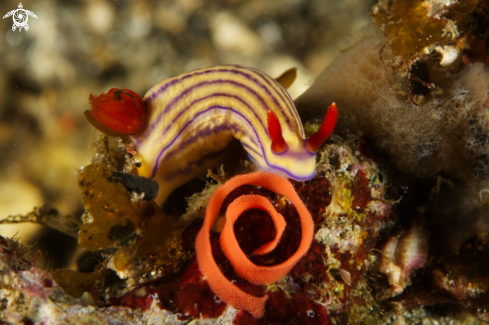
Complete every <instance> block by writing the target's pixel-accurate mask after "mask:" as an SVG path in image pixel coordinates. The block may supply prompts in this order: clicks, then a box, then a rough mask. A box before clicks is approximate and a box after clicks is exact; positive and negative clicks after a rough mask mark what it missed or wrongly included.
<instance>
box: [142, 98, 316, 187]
mask: <svg viewBox="0 0 489 325" xmlns="http://www.w3.org/2000/svg"><path fill="white" fill-rule="evenodd" d="M216 108H217V109H223V110H229V111H232V112H233V113H236V114H237V115H239V116H241V118H242V119H243V120H244V121H245V122H246V123H247V124H248V125H249V127H250V128H251V129H252V130H253V133H254V135H255V139H257V141H258V144H259V147H260V149H261V156H262V157H263V159H264V160H265V163H266V164H267V165H268V166H269V167H271V169H275V170H278V171H281V172H283V173H284V174H285V175H287V176H288V177H290V178H294V179H297V180H308V179H310V178H312V177H313V176H314V174H315V171H314V173H313V174H312V176H311V175H309V176H307V177H302V178H301V177H297V176H295V175H293V174H291V173H290V172H289V171H288V170H287V169H285V168H280V167H278V166H275V165H271V164H270V163H269V161H268V160H267V157H266V155H265V150H264V148H263V144H262V143H261V141H260V138H259V136H258V134H257V132H256V130H255V129H254V128H253V124H252V123H250V121H249V120H248V119H247V118H246V117H245V116H244V115H243V114H241V113H240V112H238V111H236V110H234V109H232V108H229V107H223V106H218V105H216V106H211V107H209V108H207V109H205V110H203V111H201V112H199V113H197V114H196V115H195V116H194V117H193V118H192V119H191V120H190V121H187V123H186V124H185V125H184V126H183V128H182V129H181V130H180V131H179V132H178V134H177V135H176V137H175V138H174V139H173V140H172V141H171V142H170V143H169V144H168V145H166V146H165V147H164V148H163V149H162V150H161V151H160V153H159V155H158V157H157V159H156V163H155V166H154V167H153V172H152V174H151V177H150V178H154V177H155V175H156V171H157V170H158V165H159V163H160V159H161V156H162V155H163V153H164V152H165V151H166V150H167V149H168V148H170V147H171V146H172V145H173V143H174V142H175V141H176V140H177V139H178V137H180V136H181V135H182V133H183V132H184V131H185V129H186V128H187V127H188V126H189V125H190V124H191V123H192V122H193V121H194V120H195V119H196V118H197V117H198V116H200V115H202V114H205V113H208V112H209V111H210V110H212V109H216ZM220 127H222V126H221V125H219V126H217V127H215V128H213V129H211V128H209V129H210V131H207V130H206V131H205V132H203V133H197V134H196V135H195V136H194V137H192V139H195V138H197V137H199V135H200V136H204V135H205V134H206V132H207V134H210V132H215V131H216V130H219V128H220ZM229 129H233V128H232V127H231V128H229ZM241 129H242V128H241V127H239V126H238V130H241ZM223 130H224V129H223ZM234 131H236V130H234ZM253 151H254V150H253ZM254 152H255V154H257V153H256V151H254ZM257 156H260V155H259V154H257Z"/></svg>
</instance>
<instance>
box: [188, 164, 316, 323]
mask: <svg viewBox="0 0 489 325" xmlns="http://www.w3.org/2000/svg"><path fill="white" fill-rule="evenodd" d="M241 185H255V186H261V187H264V188H266V189H269V190H271V191H273V192H275V193H278V194H281V195H284V196H285V197H286V198H287V199H288V200H290V201H291V202H292V203H293V204H294V206H295V208H296V209H297V212H298V213H299V217H300V219H301V242H300V244H299V248H298V249H297V250H296V251H295V252H294V254H292V256H290V257H289V258H288V259H287V260H286V261H284V262H283V263H281V264H278V265H273V266H258V265H256V264H254V263H253V262H251V261H250V260H249V259H248V257H247V256H246V255H245V253H244V252H243V251H242V250H241V248H240V246H239V244H238V241H237V239H236V236H235V235H234V227H233V226H234V223H235V221H236V220H237V219H238V217H239V216H240V215H241V214H242V213H243V212H244V211H245V210H248V209H261V210H264V211H266V212H267V213H268V214H269V215H270V217H271V218H272V221H273V223H274V225H275V229H276V236H275V238H274V239H273V240H272V241H270V242H268V243H266V244H264V245H263V246H261V247H260V248H258V249H257V250H255V251H254V252H253V254H254V255H256V254H258V255H262V254H267V253H269V252H271V251H272V250H274V249H275V247H276V246H277V244H278V242H279V241H280V238H281V235H282V233H283V231H284V229H285V226H286V224H285V220H284V217H283V216H282V215H281V214H280V213H278V212H277V211H276V210H275V208H274V207H273V205H272V204H271V203H270V201H269V200H268V199H267V198H265V197H263V196H259V195H243V196H240V197H238V198H237V199H236V200H235V201H233V202H232V203H231V204H230V205H229V206H228V208H227V211H226V223H225V226H224V229H223V230H222V232H221V238H220V241H221V248H222V251H223V252H224V254H225V255H226V257H227V258H228V260H229V261H230V262H231V265H232V266H233V268H234V270H235V272H236V274H238V275H239V276H240V277H241V278H243V279H245V280H247V281H248V282H250V283H252V284H255V285H260V284H270V283H273V282H275V281H277V280H279V279H280V278H282V277H283V276H285V275H286V274H287V273H288V272H289V271H290V270H291V269H292V267H294V265H296V264H297V262H298V261H299V260H300V259H301V258H302V256H304V255H305V254H306V253H307V251H308V250H309V247H310V246H311V242H312V238H313V235H314V222H313V220H312V217H311V214H310V213H309V211H308V210H307V208H306V206H305V205H304V203H303V202H302V200H301V199H300V197H299V195H298V194H297V192H296V191H295V189H294V187H293V186H292V184H291V183H290V182H289V181H288V180H287V179H285V178H283V177H281V176H278V175H275V174H272V173H269V172H256V173H251V174H245V175H239V176H235V177H233V178H231V179H230V180H229V181H227V182H226V183H225V184H224V185H222V186H220V187H219V188H217V190H216V191H215V192H214V193H213V194H212V197H211V199H210V201H209V204H208V205H207V209H206V214H205V219H204V224H203V226H202V228H201V230H200V232H199V234H198V235H197V238H196V239H195V252H196V256H197V262H198V263H199V268H200V271H201V272H202V274H203V275H204V276H205V277H206V279H207V282H208V283H209V286H210V287H211V289H212V291H213V292H214V293H215V294H216V295H217V296H218V297H219V298H220V299H222V300H223V301H224V302H226V303H227V304H229V305H231V306H233V307H235V308H237V309H244V310H246V311H248V312H249V313H250V314H252V315H253V316H255V317H261V316H263V314H264V312H265V302H266V300H267V296H263V297H255V296H252V295H250V294H248V293H246V292H244V291H242V290H241V289H239V288H238V287H236V286H235V285H234V284H233V283H231V281H229V280H228V279H227V278H226V276H225V275H224V274H223V273H222V272H221V270H220V269H219V266H218V265H217V264H216V262H215V260H214V257H213V255H212V248H211V242H210V238H209V237H210V233H209V232H210V230H211V228H212V226H213V225H214V223H215V222H216V220H217V217H218V216H219V211H220V209H221V205H222V203H223V201H224V199H225V198H226V196H227V195H228V194H229V193H231V192H232V191H233V190H234V189H236V188H237V187H239V186H241Z"/></svg>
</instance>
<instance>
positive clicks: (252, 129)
mask: <svg viewBox="0 0 489 325" xmlns="http://www.w3.org/2000/svg"><path fill="white" fill-rule="evenodd" d="M289 79H290V78H289ZM89 101H90V104H91V105H92V111H87V112H86V113H85V115H86V116H87V119H88V120H89V121H90V122H91V123H92V124H94V126H96V127H97V128H98V129H100V130H102V131H104V132H106V133H109V134H124V135H126V137H127V136H129V138H130V139H131V140H132V142H133V143H134V145H135V147H136V151H137V153H138V158H139V159H140V160H141V168H140V169H139V173H140V175H142V176H145V177H148V178H151V179H154V180H156V181H157V182H158V183H159V184H160V190H159V194H158V197H157V199H156V202H157V203H159V204H161V203H163V202H164V201H165V200H166V198H167V197H168V195H169V194H170V193H171V191H173V190H174V189H175V188H177V187H179V186H181V185H183V184H185V183H186V182H188V181H189V180H191V179H192V178H194V177H195V176H197V175H199V174H202V173H204V172H205V171H206V170H207V169H208V168H211V167H213V166H215V165H216V163H217V162H218V160H219V158H220V156H221V154H222V153H223V152H224V150H225V149H226V147H227V146H228V145H229V144H230V142H231V141H232V140H233V138H236V139H237V140H239V141H240V142H241V144H242V145H243V147H244V148H245V150H246V151H247V152H248V155H249V157H250V159H251V160H252V161H253V162H254V163H255V164H256V166H257V167H258V168H259V169H260V170H263V171H269V172H273V173H276V174H278V175H282V176H285V177H289V178H293V179H296V180H300V181H303V180H308V179H311V178H312V177H314V175H315V172H316V159H315V156H316V152H317V150H318V149H319V147H320V146H321V144H322V143H323V142H324V140H325V139H326V138H327V137H328V136H329V135H330V133H331V132H332V131H333V128H334V126H335V123H336V119H337V116H338V111H337V108H336V105H335V104H332V105H331V106H330V107H329V109H328V112H327V113H326V117H325V119H324V122H323V124H322V125H321V127H320V129H319V130H318V132H316V133H315V134H314V135H312V136H311V137H309V138H308V139H305V134H304V130H303V127H302V123H301V120H300V118H299V114H298V113H297V110H296V108H295V106H294V102H293V101H292V99H291V97H290V96H289V94H288V93H287V91H286V90H285V89H284V88H283V87H282V86H281V85H280V83H278V82H277V81H276V80H275V79H273V78H271V77H270V76H268V75H266V74H264V73H262V72H260V71H258V70H256V69H254V68H250V67H244V66H239V65H228V66H216V67H211V68H205V69H199V70H194V71H192V72H189V73H186V74H182V75H180V76H178V77H175V78H172V79H168V80H165V81H163V82H161V83H159V84H157V85H156V86H154V87H153V88H151V89H150V90H149V91H148V92H147V93H146V95H145V96H144V98H143V99H142V100H141V98H140V97H139V96H137V94H135V93H134V92H132V91H130V90H127V89H111V90H110V91H109V92H108V93H107V94H102V95H100V96H97V97H94V96H92V95H91V96H90V98H89Z"/></svg>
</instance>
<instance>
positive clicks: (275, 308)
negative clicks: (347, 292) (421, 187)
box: [233, 290, 329, 325]
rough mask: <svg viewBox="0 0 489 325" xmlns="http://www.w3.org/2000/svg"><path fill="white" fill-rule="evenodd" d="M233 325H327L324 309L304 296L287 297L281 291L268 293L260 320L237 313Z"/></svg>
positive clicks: (243, 313) (247, 314)
mask: <svg viewBox="0 0 489 325" xmlns="http://www.w3.org/2000/svg"><path fill="white" fill-rule="evenodd" d="M233 324H235V325H265V324H267V325H275V324H277V325H279V324H280V325H281V324H302V325H316V324H317V325H327V324H329V318H328V313H327V311H326V308H324V306H322V305H321V304H318V303H316V302H314V301H311V300H309V298H308V297H306V296H305V295H304V294H294V295H293V296H292V297H287V296H286V294H285V292H284V291H282V290H279V291H274V292H269V293H268V300H267V302H266V304H265V313H264V315H263V317H262V318H260V319H256V318H254V317H253V316H252V315H251V314H249V313H248V312H246V311H241V312H239V313H238V314H237V315H236V317H235V318H234V321H233Z"/></svg>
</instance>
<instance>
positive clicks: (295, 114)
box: [240, 66, 305, 138]
mask: <svg viewBox="0 0 489 325" xmlns="http://www.w3.org/2000/svg"><path fill="white" fill-rule="evenodd" d="M240 67H241V68H242V69H246V70H251V71H253V72H255V73H256V74H257V75H259V76H260V77H261V78H262V79H263V80H265V82H266V83H267V84H268V85H269V86H270V88H272V89H273V90H274V91H275V92H276V93H277V94H278V96H280V99H282V101H283V102H284V103H285V105H286V106H287V108H288V109H289V113H290V115H291V116H293V117H294V119H295V122H296V124H297V129H298V130H302V122H301V118H300V117H299V113H298V112H297V109H296V108H295V104H294V100H293V99H292V97H290V94H289V93H288V92H287V90H286V89H285V88H284V87H282V85H281V84H280V83H278V82H277V81H276V80H275V79H273V78H272V77H270V76H268V75H266V74H264V73H263V72H261V71H260V70H258V69H255V68H252V67H244V66H240ZM268 79H272V80H273V82H274V84H276V85H277V86H278V89H279V90H280V92H279V91H278V90H277V89H276V88H275V87H273V86H272V84H271V82H270V81H269V80H268ZM282 94H284V95H285V96H286V97H287V99H288V100H286V99H284V98H283V97H282ZM300 136H301V137H302V138H304V136H305V135H304V132H302V134H301V135H300Z"/></svg>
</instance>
